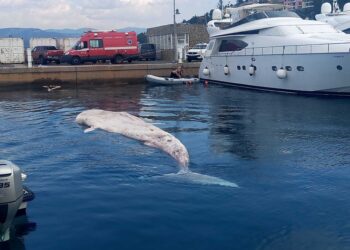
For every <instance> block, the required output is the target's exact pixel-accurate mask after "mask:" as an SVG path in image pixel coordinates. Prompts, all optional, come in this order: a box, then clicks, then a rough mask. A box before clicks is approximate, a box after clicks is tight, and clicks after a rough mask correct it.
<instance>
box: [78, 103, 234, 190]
mask: <svg viewBox="0 0 350 250" xmlns="http://www.w3.org/2000/svg"><path fill="white" fill-rule="evenodd" d="M76 122H77V123H78V124H81V125H85V126H88V127H89V128H87V129H86V130H85V132H90V131H93V130H95V129H102V130H105V131H107V132H111V133H118V134H122V135H124V136H126V137H129V138H132V139H135V140H138V141H142V142H143V143H144V144H145V145H147V146H151V147H154V148H158V149H160V150H163V151H164V152H166V153H168V154H169V155H171V156H172V157H173V158H174V159H176V160H177V161H178V162H179V164H180V167H181V169H180V172H179V173H178V174H176V175H174V174H170V175H166V177H171V176H173V177H174V178H176V179H177V178H178V177H180V178H182V179H184V180H186V181H188V180H191V181H192V182H196V183H201V184H213V185H221V186H230V187H237V185H236V184H235V183H232V182H228V181H225V180H222V179H220V178H217V177H212V176H207V175H202V174H198V173H193V172H191V171H190V170H189V169H188V164H189V155H188V151H187V149H186V147H185V146H184V145H183V144H182V143H181V142H180V141H179V140H178V139H177V138H175V137H174V136H173V135H171V134H169V133H168V132H166V131H164V130H162V129H160V128H158V127H156V126H154V125H152V124H149V123H146V122H145V121H143V120H142V119H141V118H138V117H136V116H133V115H131V114H129V113H127V112H112V111H105V110H101V109H90V110H86V111H83V112H81V113H80V114H79V115H78V116H77V117H76Z"/></svg>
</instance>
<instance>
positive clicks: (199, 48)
mask: <svg viewBox="0 0 350 250" xmlns="http://www.w3.org/2000/svg"><path fill="white" fill-rule="evenodd" d="M206 48H207V44H206V43H198V44H196V45H195V46H194V47H193V48H192V49H189V50H188V51H187V53H186V60H187V61H188V62H191V61H196V60H197V61H202V60H203V56H204V54H205V50H206Z"/></svg>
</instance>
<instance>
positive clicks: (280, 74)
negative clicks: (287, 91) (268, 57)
mask: <svg viewBox="0 0 350 250" xmlns="http://www.w3.org/2000/svg"><path fill="white" fill-rule="evenodd" d="M276 75H277V77H278V78H279V79H286V78H287V70H285V69H284V68H283V67H281V68H280V69H279V70H277V72H276Z"/></svg>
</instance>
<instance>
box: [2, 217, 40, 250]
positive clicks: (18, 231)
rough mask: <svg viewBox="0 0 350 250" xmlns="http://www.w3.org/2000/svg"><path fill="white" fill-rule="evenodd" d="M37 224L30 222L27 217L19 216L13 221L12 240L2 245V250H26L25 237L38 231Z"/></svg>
mask: <svg viewBox="0 0 350 250" xmlns="http://www.w3.org/2000/svg"><path fill="white" fill-rule="evenodd" d="M36 226H37V225H36V223H35V222H30V221H29V220H28V217H27V216H26V215H21V216H17V217H16V218H15V219H14V221H13V226H12V228H11V232H10V240H9V241H7V242H3V243H0V249H1V250H25V249H26V247H25V240H24V236H27V235H28V234H30V233H31V232H33V231H35V230H36Z"/></svg>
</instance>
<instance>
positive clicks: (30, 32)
mask: <svg viewBox="0 0 350 250" xmlns="http://www.w3.org/2000/svg"><path fill="white" fill-rule="evenodd" d="M89 30H95V29H92V28H81V29H47V30H42V29H37V28H2V29H0V37H2V38H4V37H20V38H23V40H24V47H26V48H28V47H29V40H30V38H71V37H80V36H81V34H83V33H84V32H86V31H89ZM116 30H117V31H121V32H127V31H135V32H136V33H137V34H140V33H143V32H146V28H137V27H126V28H122V29H116Z"/></svg>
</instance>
